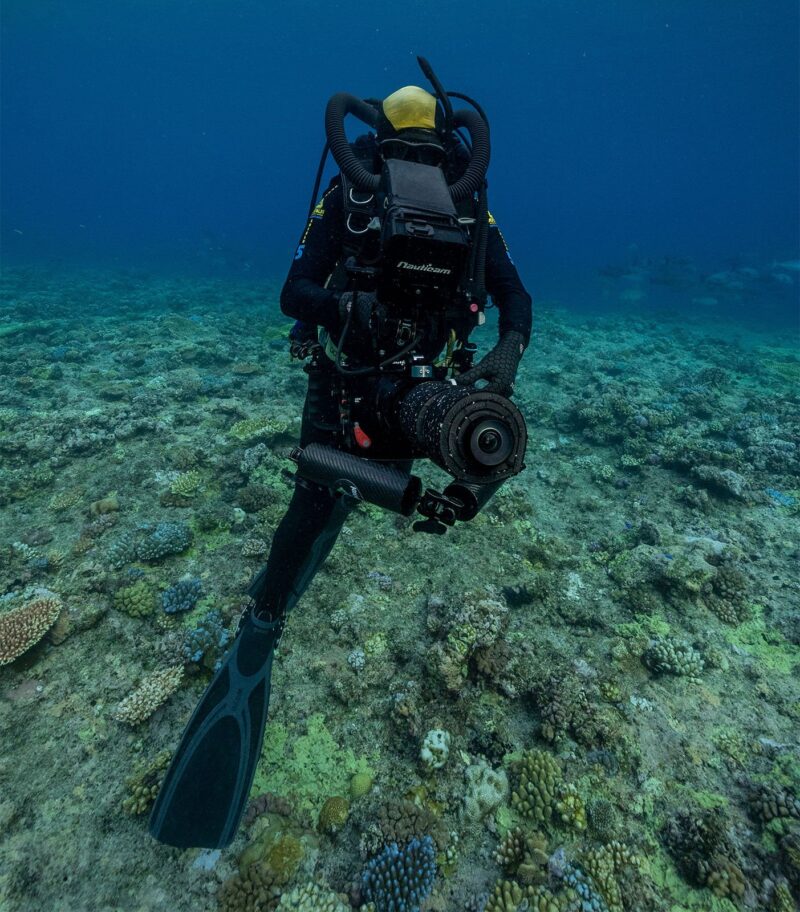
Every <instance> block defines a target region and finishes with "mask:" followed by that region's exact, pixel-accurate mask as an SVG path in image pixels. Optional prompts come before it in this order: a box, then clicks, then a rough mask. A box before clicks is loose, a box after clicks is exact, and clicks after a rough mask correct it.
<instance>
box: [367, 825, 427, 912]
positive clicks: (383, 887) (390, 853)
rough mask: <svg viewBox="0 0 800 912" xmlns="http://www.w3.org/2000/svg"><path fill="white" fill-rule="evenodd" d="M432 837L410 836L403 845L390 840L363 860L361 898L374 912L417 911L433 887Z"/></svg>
mask: <svg viewBox="0 0 800 912" xmlns="http://www.w3.org/2000/svg"><path fill="white" fill-rule="evenodd" d="M435 854H436V852H435V848H434V844H433V839H431V837H430V836H423V837H422V839H417V838H416V837H415V838H414V839H411V840H410V841H409V842H408V843H406V844H405V845H404V846H402V847H400V846H398V845H397V843H395V842H393V843H390V844H389V845H388V846H385V847H384V849H383V850H382V851H381V852H380V854H378V855H376V856H375V857H374V858H372V859H370V860H369V861H368V862H367V865H366V867H365V868H364V872H363V873H362V875H361V885H362V889H363V892H364V896H365V898H366V899H367V900H368V901H370V902H372V903H374V904H375V909H376V912H418V910H419V906H420V903H421V902H422V901H423V900H424V899H425V898H426V897H427V896H428V894H429V893H430V892H431V890H432V889H433V882H434V879H435V878H436V861H435Z"/></svg>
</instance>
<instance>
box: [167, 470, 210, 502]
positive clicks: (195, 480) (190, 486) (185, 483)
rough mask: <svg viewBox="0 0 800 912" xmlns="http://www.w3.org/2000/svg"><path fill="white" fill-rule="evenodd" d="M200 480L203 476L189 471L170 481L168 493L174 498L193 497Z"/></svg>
mask: <svg viewBox="0 0 800 912" xmlns="http://www.w3.org/2000/svg"><path fill="white" fill-rule="evenodd" d="M202 480H203V476H202V475H201V474H200V473H199V472H198V471H197V470H196V469H189V470H188V471H186V472H181V473H180V475H178V477H177V478H174V479H173V480H172V483H171V484H170V486H169V492H170V494H174V495H175V496H176V497H187V498H188V497H194V495H195V494H196V493H197V492H198V490H199V489H200V485H201V483H202Z"/></svg>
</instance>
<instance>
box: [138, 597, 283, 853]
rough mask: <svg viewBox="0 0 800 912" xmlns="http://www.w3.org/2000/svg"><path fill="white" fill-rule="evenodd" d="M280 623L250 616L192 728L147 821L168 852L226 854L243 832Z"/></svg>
mask: <svg viewBox="0 0 800 912" xmlns="http://www.w3.org/2000/svg"><path fill="white" fill-rule="evenodd" d="M281 626H282V625H281V622H280V621H262V620H259V619H258V618H256V617H253V616H252V614H251V615H250V616H249V617H247V618H246V619H245V621H244V623H243V624H242V628H241V630H240V632H239V635H238V636H237V637H236V639H235V640H234V643H233V646H232V647H231V650H230V652H229V653H228V655H227V656H226V658H225V661H224V663H223V665H222V667H221V668H220V669H219V671H218V672H217V673H216V674H215V675H214V678H213V679H212V681H211V683H210V684H209V685H208V688H207V689H206V692H205V693H204V694H203V696H202V698H201V700H200V703H199V704H198V706H197V708H196V709H195V711H194V714H193V715H192V718H191V719H190V720H189V724H188V725H187V727H186V731H185V732H184V733H183V738H182V739H181V743H180V745H179V747H178V749H177V751H176V752H175V755H174V756H173V758H172V763H171V764H170V767H169V769H168V770H167V775H166V777H165V778H164V782H163V784H162V786H161V791H160V792H159V793H158V798H157V799H156V803H155V806H154V807H153V812H152V814H151V815H150V834H151V835H152V836H153V837H154V838H155V839H157V840H158V841H159V842H164V843H166V844H167V845H173V846H178V847H179V848H182V849H183V848H189V847H195V846H202V847H203V848H209V849H221V848H224V847H225V846H227V845H229V844H230V842H231V841H232V839H233V837H234V836H235V835H236V830H237V829H238V826H239V821H240V820H241V817H242V814H243V812H244V808H245V805H246V803H247V797H248V795H249V792H250V787H251V785H252V783H253V776H254V775H255V771H256V765H257V764H258V760H259V756H260V754H261V744H262V742H263V740H264V728H265V726H266V723H267V710H268V708H269V694H270V679H271V675H272V659H273V655H274V651H275V645H276V643H277V641H278V639H279V637H280V633H281Z"/></svg>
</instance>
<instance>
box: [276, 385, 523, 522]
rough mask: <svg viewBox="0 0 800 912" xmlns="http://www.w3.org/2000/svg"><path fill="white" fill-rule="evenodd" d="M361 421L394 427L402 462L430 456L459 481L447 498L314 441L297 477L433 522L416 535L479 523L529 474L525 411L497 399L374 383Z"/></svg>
mask: <svg viewBox="0 0 800 912" xmlns="http://www.w3.org/2000/svg"><path fill="white" fill-rule="evenodd" d="M369 384H370V386H371V388H372V389H371V394H370V395H368V396H366V397H365V401H364V404H363V405H364V407H363V410H362V413H361V416H360V417H361V418H362V419H363V421H364V424H365V425H366V426H369V422H370V420H371V421H372V424H373V426H374V425H375V422H378V423H380V424H381V425H383V426H385V427H387V428H390V429H391V430H392V431H393V432H394V433H395V434H397V433H398V432H399V436H400V437H401V439H402V440H404V441H405V444H406V450H405V451H404V452H402V453H401V452H398V456H397V458H408V457H409V456H410V457H412V458H413V457H425V458H427V459H430V460H431V461H432V462H434V463H436V464H437V465H438V466H440V467H441V468H443V469H444V470H445V471H446V472H448V473H449V474H450V475H452V476H453V482H452V483H450V484H449V485H448V486H447V487H446V488H445V489H444V491H443V492H439V491H435V490H432V489H431V488H428V489H427V490H425V491H424V492H423V489H422V481H421V479H420V478H419V477H417V476H416V475H407V474H405V473H403V472H400V471H398V470H397V469H395V468H392V467H391V466H388V465H385V464H383V463H381V462H379V461H376V460H370V459H365V458H363V457H362V456H357V455H355V454H354V453H348V452H345V451H342V450H339V449H335V448H334V447H330V446H326V445H324V444H319V443H312V444H309V445H308V446H306V447H304V448H302V449H300V448H297V449H295V450H294V451H293V453H292V458H293V459H294V460H295V462H296V463H297V469H298V472H297V474H298V475H299V476H300V477H302V478H305V479H308V480H309V481H314V482H316V483H317V484H322V485H325V486H327V487H330V488H332V489H334V490H339V491H341V492H343V493H345V494H347V495H349V496H350V497H352V498H353V499H355V500H363V501H367V502H369V503H373V504H376V505H377V506H379V507H383V508H384V509H386V510H392V511H393V512H395V513H401V514H403V515H404V516H410V515H411V514H412V513H414V512H415V511H416V512H417V513H420V514H421V515H422V516H425V517H427V519H426V521H424V522H423V521H418V522H416V523H415V524H414V529H415V531H418V532H434V533H437V534H441V533H443V532H445V531H446V527H447V526H452V525H453V524H454V523H455V522H456V521H457V520H462V521H464V520H470V519H473V518H474V517H475V516H476V515H477V513H478V512H479V511H480V509H481V508H482V507H483V506H484V505H485V504H486V503H487V502H488V501H489V499H490V498H491V497H492V495H493V494H494V493H495V492H496V491H497V489H498V488H499V487H500V486H501V485H502V484H503V483H504V482H505V481H507V480H508V479H509V478H511V477H512V476H514V475H517V474H518V473H519V472H521V471H522V470H523V469H524V468H525V465H524V461H523V460H524V457H525V449H526V446H527V441H528V434H527V429H526V427H525V420H524V418H523V417H522V414H521V412H520V411H519V409H518V408H517V407H516V406H515V405H514V403H513V402H511V401H510V400H509V399H506V398H505V396H500V395H498V394H497V393H490V392H487V391H486V390H480V389H475V388H474V387H470V386H456V385H455V384H453V383H452V382H439V381H436V380H424V381H422V382H417V383H413V384H411V385H410V386H409V384H408V383H407V382H405V381H403V380H402V379H399V378H395V379H393V378H390V377H382V378H380V379H379V380H378V381H375V380H374V379H371V380H370V381H369Z"/></svg>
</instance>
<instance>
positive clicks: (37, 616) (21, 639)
mask: <svg viewBox="0 0 800 912" xmlns="http://www.w3.org/2000/svg"><path fill="white" fill-rule="evenodd" d="M62 607H63V604H62V602H61V599H60V598H58V597H57V596H54V595H48V596H42V597H41V598H35V599H33V600H32V601H29V602H26V603H25V604H24V605H22V606H21V607H19V608H15V609H14V610H13V611H9V612H7V613H6V614H3V615H0V665H8V664H9V662H13V661H14V659H16V658H18V657H19V656H21V655H22V654H23V653H24V652H27V651H28V650H29V649H30V648H31V647H32V646H35V645H36V644H37V643H38V642H39V640H41V638H42V637H43V636H44V635H45V634H46V633H47V631H48V630H49V629H50V628H51V627H52V626H53V624H55V622H56V618H57V617H58V615H59V614H60V613H61V609H62Z"/></svg>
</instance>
